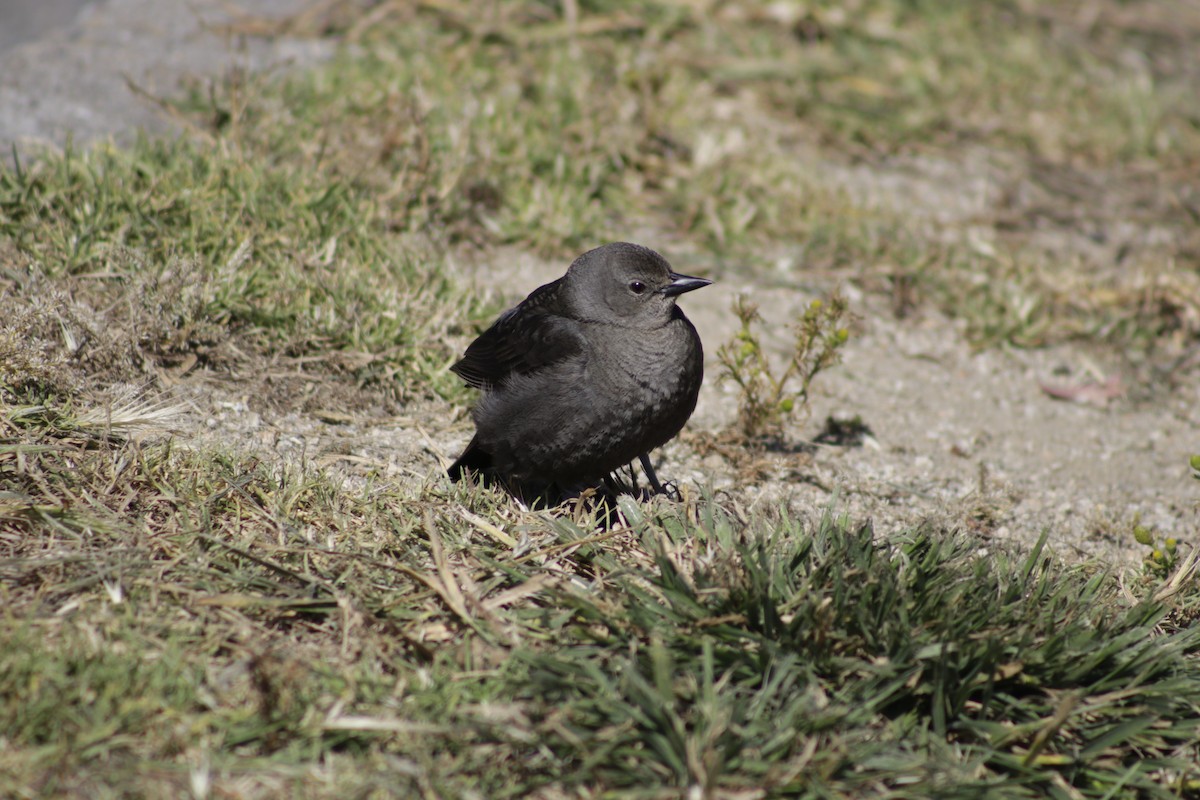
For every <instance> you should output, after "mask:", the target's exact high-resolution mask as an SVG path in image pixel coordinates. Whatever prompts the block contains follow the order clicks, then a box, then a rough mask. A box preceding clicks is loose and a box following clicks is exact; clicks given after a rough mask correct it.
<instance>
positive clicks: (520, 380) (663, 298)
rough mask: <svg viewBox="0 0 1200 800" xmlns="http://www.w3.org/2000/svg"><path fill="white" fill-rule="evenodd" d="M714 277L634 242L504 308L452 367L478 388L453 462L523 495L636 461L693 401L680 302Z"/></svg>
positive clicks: (612, 247) (603, 250)
mask: <svg viewBox="0 0 1200 800" xmlns="http://www.w3.org/2000/svg"><path fill="white" fill-rule="evenodd" d="M710 283H712V281H709V280H707V279H705V278H693V277H690V276H688V275H680V274H678V273H676V272H673V271H672V270H671V265H670V264H668V263H667V260H666V259H665V258H663V257H662V256H660V255H659V254H658V253H656V252H654V251H653V250H650V249H648V248H645V247H641V246H640V245H636V244H629V243H627V242H617V243H614V244H606V245H604V246H603V247H598V248H596V249H595V250H590V251H588V252H586V253H584V254H583V255H581V256H580V257H579V258H577V259H575V262H574V263H573V264H571V266H570V268H569V269H568V270H567V274H566V275H564V276H563V277H561V278H559V279H558V280H556V281H554V282H553V283H548V284H546V285H545V286H542V287H539V288H538V289H535V290H534V291H533V293H532V294H530V295H529V297H527V298H525V300H524V301H523V302H521V303H520V304H519V305H517V306H516V307H515V308H511V309H509V310H508V311H506V312H504V313H503V314H502V315H500V318H499V319H498V320H496V322H495V323H494V324H493V325H492V326H491V327H490V328H488V329H487V330H486V331H484V332H483V333H482V334H481V335H480V336H479V338H478V339H476V340H475V341H474V342H472V343H471V345H470V347H468V348H467V352H466V354H465V355H464V356H463V357H462V359H461V360H460V361H458V362H457V363H456V364H455V365H454V366H452V367H451V368H450V369H451V370H452V371H454V372H455V373H456V374H458V375H459V376H460V377H461V378H462V379H463V380H465V381H466V382H467V384H468V385H470V386H474V387H476V388H478V389H482V390H483V396H482V397H481V398H480V400H479V403H478V404H477V405H476V406H475V409H474V411H473V412H472V417H473V418H474V420H475V428H476V432H475V437H474V438H473V439H471V442H470V444H468V445H467V448H466V450H464V451H463V454H462V455H461V456H459V458H458V460H457V461H455V462H454V464H453V465H452V466H451V467H450V469H449V470H448V474H449V475H450V478H451V480H454V481H458V480H459V479H461V478H462V477H463V475H464V473H465V472H467V471H470V472H473V473H476V474H478V475H480V476H482V477H483V478H484V479H485V480H489V481H490V480H495V479H497V478H498V479H500V480H501V481H503V482H504V483H505V485H507V486H508V487H509V489H510V490H513V491H515V492H516V493H517V494H524V493H525V492H524V491H522V490H523V489H524V490H526V491H528V490H532V491H534V492H545V491H546V489H547V487H550V486H553V487H557V488H558V489H559V490H568V489H570V488H573V487H582V486H584V485H585V484H590V485H595V483H596V482H598V481H599V480H601V479H605V480H607V478H608V476H609V475H610V474H611V473H612V472H613V471H614V470H616V469H618V468H619V467H622V466H624V465H626V464H629V463H630V462H632V461H633V460H634V459H635V458H637V459H640V460H641V463H642V467H643V468H644V469H645V470H646V476H647V477H648V478H649V480H650V484H651V486H652V487H653V489H654V491H655V492H662V491H663V489H662V486H661V484H659V482H658V478H657V477H656V476H655V474H654V470H653V469H652V467H651V465H650V451H651V450H653V449H654V448H656V447H659V446H661V445H663V444H665V443H666V442H667V441H669V440H670V439H671V438H673V437H674V436H675V434H677V433H679V431H680V429H681V428H683V424H684V423H685V422H687V420H688V417H690V416H691V415H692V411H693V410H695V408H696V397H697V395H698V394H699V393H700V383H701V381H702V380H703V378H704V352H703V349H702V348H701V345H700V337H699V336H698V335H697V334H696V329H695V327H693V326H692V323H691V322H689V321H688V318H687V317H685V316H684V315H683V311H682V310H680V309H679V307H678V306H677V305H676V304H675V301H676V299H677V298H678V297H679V295H681V294H683V293H684V292H690V291H692V290H693V289H699V288H701V287H703V286H707V285H708V284H710Z"/></svg>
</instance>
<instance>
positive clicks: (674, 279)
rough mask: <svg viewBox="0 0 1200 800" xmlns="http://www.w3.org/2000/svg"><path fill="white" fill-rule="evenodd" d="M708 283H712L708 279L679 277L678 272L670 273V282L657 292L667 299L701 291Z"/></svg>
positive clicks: (687, 276)
mask: <svg viewBox="0 0 1200 800" xmlns="http://www.w3.org/2000/svg"><path fill="white" fill-rule="evenodd" d="M710 283H712V281H710V280H709V279H708V278H693V277H692V276H691V275H680V274H679V273H678V272H672V273H671V282H670V283H668V284H667V285H666V286H664V287H663V288H661V289H659V291H660V292H662V293H663V294H665V295H666V296H667V297H675V296H676V295H680V294H683V293H684V292H690V291H692V290H694V289H703V288H704V287H705V286H708V285H709V284H710Z"/></svg>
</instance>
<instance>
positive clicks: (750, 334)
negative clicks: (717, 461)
mask: <svg viewBox="0 0 1200 800" xmlns="http://www.w3.org/2000/svg"><path fill="white" fill-rule="evenodd" d="M733 313H734V314H736V315H737V318H738V320H739V321H740V322H741V328H740V329H739V330H738V332H737V335H736V336H735V337H734V338H733V339H732V340H731V341H729V342H726V343H725V344H723V345H722V346H721V347H720V348H719V349H718V350H717V358H718V359H719V360H720V362H721V370H722V372H721V378H720V380H721V381H722V382H724V381H733V382H734V383H736V384H737V386H738V388H739V389H740V397H739V398H738V420H737V427H738V428H739V430H740V432H741V434H742V435H743V436H744V437H745V438H746V439H748V440H750V441H762V440H763V439H768V438H778V437H779V436H780V435H781V434H782V432H783V424H784V421H785V420H786V419H787V418H788V416H789V415H791V414H792V413H794V412H795V410H796V408H797V406H803V405H804V404H805V403H807V402H808V388H809V386H810V385H811V384H812V382H813V379H814V378H816V377H817V375H818V374H819V373H820V372H821V371H822V370H825V369H827V368H829V367H831V366H833V365H834V364H836V363H838V360H839V358H840V352H839V351H840V350H841V348H842V346H843V345H845V344H846V342H847V341H849V339H850V332H849V330H848V329H847V328H846V327H845V326H844V325H843V322H844V320H845V316H846V299H845V298H844V297H842V296H841V295H840V294H838V293H837V292H834V293H833V294H832V295H830V296H829V297H828V298H827V299H825V300H813V301H812V302H811V303H809V304H808V308H806V309H805V311H804V315H803V316H802V317H801V318H800V320H799V321H798V322H797V323H796V324H795V326H794V338H793V341H792V347H791V355H790V357H789V359H788V363H787V366H786V367H785V368H784V369H783V371H782V372H781V373H777V372H776V370H775V369H774V368H773V367H772V366H771V362H770V359H768V357H767V354H766V352H765V351H764V349H763V345H762V341H761V339H760V337H759V334H758V333H757V332H756V330H755V327H756V325H758V324H759V323H762V322H763V318H762V315H761V314H759V312H758V306H757V305H755V304H754V303H752V302H751V301H750V300H748V299H746V297H745V296H744V295H738V297H737V298H736V299H735V300H734V302H733Z"/></svg>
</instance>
